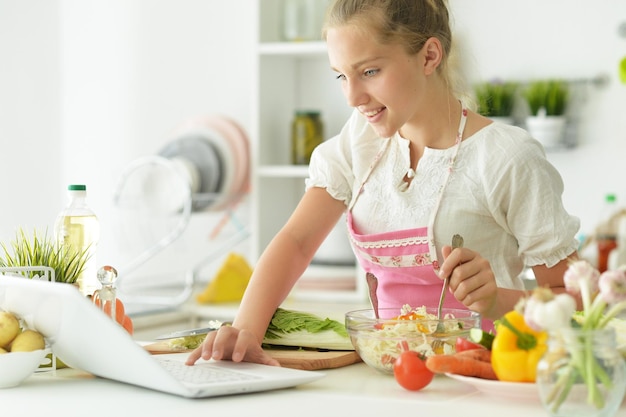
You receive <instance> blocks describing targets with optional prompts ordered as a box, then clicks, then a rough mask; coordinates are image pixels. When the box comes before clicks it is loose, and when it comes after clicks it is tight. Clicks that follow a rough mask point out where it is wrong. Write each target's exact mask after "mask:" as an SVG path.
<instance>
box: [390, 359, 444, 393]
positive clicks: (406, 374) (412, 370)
mask: <svg viewBox="0 0 626 417" xmlns="http://www.w3.org/2000/svg"><path fill="white" fill-rule="evenodd" d="M393 375H394V376H395V378H396V381H398V384H400V386H402V388H404V389H407V390H409V391H419V390H421V389H422V388H424V387H425V386H427V385H428V384H430V382H431V381H432V380H433V376H434V375H435V374H434V373H432V372H431V371H430V370H429V369H428V368H426V361H425V360H424V358H423V357H422V356H420V354H418V353H417V352H413V351H410V350H405V351H404V352H402V353H401V354H400V356H398V359H396V361H395V362H394V364H393Z"/></svg>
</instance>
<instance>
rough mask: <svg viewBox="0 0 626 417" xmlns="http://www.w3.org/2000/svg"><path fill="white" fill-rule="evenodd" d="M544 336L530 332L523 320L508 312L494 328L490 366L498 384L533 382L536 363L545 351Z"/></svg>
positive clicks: (512, 312)
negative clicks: (500, 382) (502, 382)
mask: <svg viewBox="0 0 626 417" xmlns="http://www.w3.org/2000/svg"><path fill="white" fill-rule="evenodd" d="M547 338H548V334H547V333H546V332H543V331H536V330H534V329H532V328H530V327H529V326H528V325H527V324H526V322H525V321H524V316H523V315H522V314H521V313H520V312H518V311H516V310H513V311H509V312H508V313H506V314H505V315H504V316H503V317H502V319H500V321H499V322H498V324H497V326H496V335H495V337H494V340H493V345H492V348H491V365H492V366H493V370H494V371H495V373H496V376H497V377H498V379H499V380H500V381H512V382H535V379H536V376H537V363H538V362H539V359H541V356H542V355H543V354H544V352H545V351H546V347H547V345H546V340H547Z"/></svg>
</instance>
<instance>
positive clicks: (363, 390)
mask: <svg viewBox="0 0 626 417" xmlns="http://www.w3.org/2000/svg"><path fill="white" fill-rule="evenodd" d="M322 372H323V373H324V374H325V376H324V377H323V378H321V379H319V380H317V381H315V382H312V383H309V384H304V385H300V386H298V387H295V388H288V389H281V390H275V391H268V392H263V393H251V394H239V395H233V396H225V397H215V398H208V399H185V398H180V397H177V396H173V395H170V394H164V393H160V392H157V391H152V390H148V389H145V388H140V387H135V386H131V385H126V384H122V383H118V382H114V381H109V380H104V379H100V378H95V377H92V376H91V375H89V374H86V373H83V372H81V371H78V370H75V369H60V370H57V371H47V372H38V373H35V374H34V375H33V376H31V377H29V378H28V379H27V380H26V381H24V382H23V383H22V385H20V386H18V387H15V388H9V389H2V390H0V401H1V402H2V404H3V405H4V406H6V407H8V406H9V405H10V408H11V409H12V410H13V411H14V413H12V414H11V415H12V416H29V417H30V416H34V415H51V414H54V415H58V414H59V413H63V414H62V415H64V416H68V417H71V416H82V415H87V416H89V417H100V416H102V417H110V416H111V415H114V416H133V417H136V416H151V417H159V416H164V417H165V416H167V417H171V416H172V415H212V416H244V415H250V414H251V412H252V414H253V415H255V416H260V417H263V416H271V417H279V416H289V415H291V416H293V415H297V416H298V417H306V416H316V417H318V416H320V415H328V416H337V415H340V414H343V413H346V412H347V411H348V410H349V415H351V416H358V417H362V416H376V417H380V416H384V415H407V416H409V415H420V416H444V415H462V416H464V417H466V416H480V417H484V416H494V415H506V416H507V417H517V416H520V417H521V416H524V417H527V416H530V415H533V416H536V415H547V413H546V412H545V411H544V410H543V408H542V406H541V404H540V403H539V400H538V399H536V400H520V399H514V398H507V397H504V396H502V395H491V394H489V395H487V394H483V393H481V392H480V391H478V390H476V389H475V388H474V387H473V386H471V385H467V384H465V383H463V382H460V381H456V380H453V379H451V378H448V377H447V376H444V375H437V376H436V377H435V378H434V380H433V382H432V383H431V384H430V385H429V386H427V387H426V388H425V389H423V390H422V391H418V392H411V391H406V390H404V389H403V388H401V387H400V386H399V385H397V383H396V382H395V380H394V378H393V376H390V375H383V374H380V373H378V372H377V371H375V370H373V369H371V368H369V367H368V366H367V365H365V364H364V363H358V364H354V365H350V366H347V367H344V368H338V369H331V370H325V371H322ZM173 413H176V414H173ZM405 413H406V414H405ZM620 413H623V414H618V415H626V404H624V403H623V404H622V408H621V409H620Z"/></svg>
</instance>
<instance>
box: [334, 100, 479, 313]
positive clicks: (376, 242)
mask: <svg viewBox="0 0 626 417" xmlns="http://www.w3.org/2000/svg"><path fill="white" fill-rule="evenodd" d="M466 120H467V110H466V109H465V108H463V110H462V112H461V120H460V123H459V130H458V133H457V137H456V143H455V145H454V146H455V150H454V152H453V156H452V157H451V158H450V161H449V169H448V170H447V172H446V178H445V179H444V181H443V184H442V187H441V189H440V190H439V195H438V198H437V202H436V203H435V207H434V209H433V212H432V213H431V215H430V220H429V224H428V225H426V226H423V227H416V228H412V229H406V230H398V231H394V232H383V233H376V234H361V233H359V231H358V230H356V228H355V226H354V222H353V219H352V208H353V207H354V204H355V203H356V201H357V199H358V194H360V193H361V192H362V190H363V187H364V186H365V183H366V182H367V180H368V178H369V176H370V175H371V173H372V171H373V170H374V168H375V167H376V165H377V163H378V161H379V160H380V158H381V156H382V155H383V154H384V152H385V150H386V149H387V147H388V145H389V142H390V140H391V139H388V140H385V144H384V145H383V146H382V147H381V149H380V151H379V152H378V154H377V156H376V157H375V158H374V161H373V162H372V164H371V165H370V167H369V169H368V171H367V172H366V175H365V178H364V179H363V180H362V182H361V184H360V187H359V191H358V193H357V195H356V196H355V197H354V198H353V199H352V201H351V202H350V205H349V206H348V213H347V216H346V219H347V223H348V231H349V233H350V241H351V244H352V248H353V250H354V253H355V254H356V256H357V259H358V260H359V263H360V265H361V267H362V268H363V269H364V270H365V272H366V276H367V281H368V286H369V289H370V299H371V301H372V306H373V307H374V308H380V309H383V308H394V309H396V311H397V312H396V314H394V315H397V314H398V312H399V310H400V308H401V307H402V306H403V305H404V304H409V305H410V306H411V307H420V306H422V305H430V306H436V305H437V304H438V302H439V296H440V294H441V288H442V284H443V281H442V280H441V279H439V277H438V276H437V271H438V269H439V262H438V260H437V252H436V248H435V244H434V238H433V224H434V222H435V217H436V214H437V211H438V209H439V205H440V203H441V198H442V195H443V191H444V189H445V187H446V185H447V184H448V180H449V177H450V173H451V171H452V169H453V168H454V162H455V159H456V156H457V154H458V151H459V148H460V146H461V139H462V138H463V130H464V129H465V122H466ZM451 239H452V236H450V240H451ZM444 240H445V239H444ZM444 305H445V306H446V307H450V308H460V309H463V310H466V309H467V307H465V306H464V305H463V304H462V303H460V302H459V301H457V300H456V298H454V297H452V296H449V295H448V296H447V297H446V299H445V302H444ZM381 317H382V314H381Z"/></svg>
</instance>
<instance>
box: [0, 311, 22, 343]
mask: <svg viewBox="0 0 626 417" xmlns="http://www.w3.org/2000/svg"><path fill="white" fill-rule="evenodd" d="M19 332H20V322H19V320H18V319H17V317H16V316H15V314H13V313H9V312H8V311H0V347H1V348H5V347H7V346H8V345H9V344H11V342H12V341H13V339H15V337H16V336H17V335H18V334H19Z"/></svg>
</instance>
